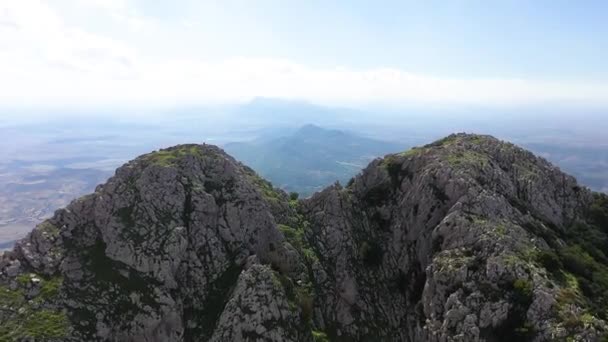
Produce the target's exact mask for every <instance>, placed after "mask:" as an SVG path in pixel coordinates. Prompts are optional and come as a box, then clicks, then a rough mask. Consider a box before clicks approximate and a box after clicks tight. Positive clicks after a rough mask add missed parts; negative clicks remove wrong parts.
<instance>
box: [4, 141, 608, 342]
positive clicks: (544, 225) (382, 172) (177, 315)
mask: <svg viewBox="0 0 608 342" xmlns="http://www.w3.org/2000/svg"><path fill="white" fill-rule="evenodd" d="M607 223H608V200H607V199H606V196H604V195H600V194H593V193H591V192H590V191H588V190H587V189H586V188H583V187H581V186H579V185H578V184H577V183H576V180H575V179H574V178H572V177H570V176H567V175H565V174H563V173H562V172H561V171H559V169H557V168H556V167H554V166H552V165H551V164H549V163H548V162H546V161H545V160H543V159H541V158H537V157H535V156H534V155H532V154H531V153H529V152H527V151H524V150H522V149H520V148H518V147H516V146H514V145H511V144H508V143H504V142H501V141H498V140H496V139H494V138H492V137H489V136H478V135H466V134H458V135H452V136H449V137H447V138H445V139H442V140H439V141H437V142H435V143H432V144H430V145H427V146H424V147H420V148H414V149H412V150H409V151H406V152H403V153H400V154H395V155H389V156H386V157H385V158H383V159H378V160H376V161H374V162H372V163H371V164H370V165H369V166H368V167H367V168H366V169H365V170H364V171H363V172H362V173H361V174H360V175H358V176H357V177H355V178H354V179H353V180H352V181H351V182H349V184H348V186H346V187H342V186H340V185H339V184H336V185H334V186H332V187H329V188H328V189H326V190H324V191H322V192H320V193H317V194H315V195H314V196H313V197H312V198H310V199H305V200H300V201H298V200H296V199H295V198H291V199H290V198H289V197H288V196H287V195H286V194H285V193H283V192H282V191H280V190H277V189H274V188H273V187H272V186H271V185H270V184H269V183H268V182H266V181H264V180H263V179H261V178H260V177H258V176H257V175H256V174H255V173H254V172H253V171H252V170H251V169H249V168H248V167H246V166H244V165H242V164H240V163H238V162H237V161H235V160H234V159H233V158H231V157H230V156H228V155H226V154H225V153H224V152H223V151H222V150H220V149H219V148H217V147H214V146H210V145H181V146H176V147H173V148H169V149H165V150H161V151H158V152H154V153H151V154H148V155H144V156H141V157H139V158H137V159H135V160H133V161H131V162H129V163H128V164H126V165H125V166H123V167H121V168H119V169H118V170H117V172H116V175H115V176H114V177H112V178H111V179H110V180H109V181H108V182H107V183H106V184H105V185H103V186H99V187H98V188H97V189H96V191H95V193H94V194H92V195H89V196H85V197H83V198H81V199H79V200H76V201H74V202H73V203H72V204H70V206H68V207H67V208H66V209H63V210H59V211H57V213H56V214H55V216H54V217H53V218H51V219H50V220H48V221H46V222H44V223H42V224H40V225H39V226H38V227H37V228H36V229H35V230H34V231H33V232H32V233H31V234H30V235H29V236H28V237H27V238H26V239H24V240H23V241H21V242H20V243H18V244H17V246H16V247H15V249H14V251H12V252H9V253H5V254H4V255H3V256H2V257H1V259H0V271H1V272H2V273H1V275H0V308H1V309H2V310H0V323H2V327H3V328H0V336H1V337H0V339H5V340H19V339H21V338H30V339H32V338H33V339H34V340H41V341H42V340H56V341H59V340H61V341H64V340H73V341H80V340H86V341H92V340H99V341H107V340H112V341H135V340H145V341H194V340H196V341H200V340H202V341H255V340H264V341H313V340H315V341H324V340H332V341H478V340H484V341H510V340H513V339H520V340H536V341H545V340H566V339H569V338H570V339H575V340H598V339H600V338H602V337H603V336H604V335H605V333H606V331H608V326H607V325H606V321H605V319H606V308H607V307H608V305H607V303H608V302H607V301H606V298H607V297H608V296H607V295H606V291H607V290H608V271H607V270H608V268H607V267H606V265H607V264H608V260H607V259H606V256H605V255H604V254H603V252H602V250H603V249H605V247H606V245H607V244H606V241H607V239H606V229H607V228H608V227H607ZM604 279H606V280H604Z"/></svg>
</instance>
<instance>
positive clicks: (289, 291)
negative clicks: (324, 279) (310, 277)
mask: <svg viewBox="0 0 608 342" xmlns="http://www.w3.org/2000/svg"><path fill="white" fill-rule="evenodd" d="M273 274H274V278H273V281H274V282H275V285H276V286H280V287H282V288H283V290H284V291H285V295H286V296H287V300H288V301H289V307H290V309H291V310H292V311H297V310H299V311H300V312H301V314H302V321H303V322H304V323H306V324H310V322H311V320H312V316H313V309H314V297H313V289H312V284H311V283H304V284H300V285H298V284H296V283H294V282H293V281H292V280H291V278H289V277H288V276H286V275H284V274H282V273H279V272H277V271H273Z"/></svg>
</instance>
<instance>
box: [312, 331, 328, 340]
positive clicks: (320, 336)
mask: <svg viewBox="0 0 608 342" xmlns="http://www.w3.org/2000/svg"><path fill="white" fill-rule="evenodd" d="M312 338H313V341H314V342H329V337H327V334H326V333H325V332H323V331H319V330H313V331H312Z"/></svg>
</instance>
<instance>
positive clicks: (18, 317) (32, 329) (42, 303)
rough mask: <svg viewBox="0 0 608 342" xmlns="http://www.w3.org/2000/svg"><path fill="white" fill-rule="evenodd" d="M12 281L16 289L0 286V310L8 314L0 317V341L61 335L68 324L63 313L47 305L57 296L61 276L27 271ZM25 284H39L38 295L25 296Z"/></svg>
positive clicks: (52, 337) (50, 337)
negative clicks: (49, 276)
mask: <svg viewBox="0 0 608 342" xmlns="http://www.w3.org/2000/svg"><path fill="white" fill-rule="evenodd" d="M16 280H17V284H18V285H19V287H18V288H17V289H10V288H8V287H7V286H0V310H1V311H3V312H5V313H8V315H3V316H0V341H17V340H22V339H41V340H44V339H59V338H63V337H65V336H66V335H67V333H68V330H69V327H70V324H69V320H68V318H67V315H66V314H65V312H63V311H60V310H55V309H51V308H50V307H51V306H50V305H51V304H52V303H53V302H54V301H55V300H56V298H57V296H58V295H59V290H60V288H61V284H62V282H63V279H62V278H61V277H52V278H45V277H43V276H41V275H38V274H35V273H27V274H21V275H19V276H18V277H17V279H16ZM34 280H35V281H34ZM26 286H39V287H40V291H39V293H38V295H36V296H35V297H33V298H28V297H26V294H25V290H24V288H25V287H26Z"/></svg>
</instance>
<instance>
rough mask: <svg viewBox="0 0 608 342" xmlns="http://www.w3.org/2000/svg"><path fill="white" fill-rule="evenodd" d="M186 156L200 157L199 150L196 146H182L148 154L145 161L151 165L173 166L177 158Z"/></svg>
mask: <svg viewBox="0 0 608 342" xmlns="http://www.w3.org/2000/svg"><path fill="white" fill-rule="evenodd" d="M187 155H194V156H199V157H200V156H202V154H201V151H200V149H199V148H198V147H197V146H196V145H184V146H178V147H175V148H171V149H166V150H160V151H157V152H153V153H150V154H148V155H147V159H148V161H150V162H151V163H152V164H156V165H160V166H173V165H175V163H176V162H177V161H178V160H179V158H181V157H184V156H187Z"/></svg>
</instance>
